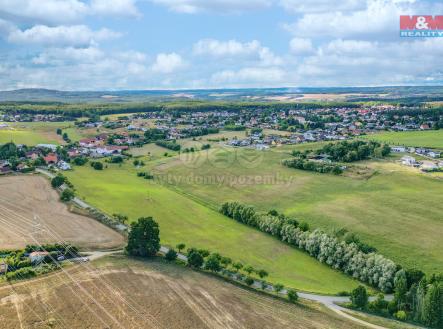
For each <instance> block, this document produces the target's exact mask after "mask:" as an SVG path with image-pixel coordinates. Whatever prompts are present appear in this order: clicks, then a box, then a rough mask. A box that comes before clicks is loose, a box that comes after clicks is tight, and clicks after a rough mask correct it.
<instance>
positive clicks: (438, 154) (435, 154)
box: [428, 151, 440, 159]
mask: <svg viewBox="0 0 443 329" xmlns="http://www.w3.org/2000/svg"><path fill="white" fill-rule="evenodd" d="M428 156H430V157H431V158H434V159H436V158H439V157H440V152H434V151H429V152H428Z"/></svg>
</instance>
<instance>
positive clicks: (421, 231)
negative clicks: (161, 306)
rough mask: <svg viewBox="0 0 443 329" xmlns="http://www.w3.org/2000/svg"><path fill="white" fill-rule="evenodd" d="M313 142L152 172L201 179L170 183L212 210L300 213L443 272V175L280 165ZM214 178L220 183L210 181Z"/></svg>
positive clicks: (378, 167)
mask: <svg viewBox="0 0 443 329" xmlns="http://www.w3.org/2000/svg"><path fill="white" fill-rule="evenodd" d="M307 145H308V144H305V145H300V147H298V146H293V147H281V148H275V149H272V150H268V151H264V152H259V151H253V150H246V149H229V148H225V149H218V150H215V149H214V150H212V151H211V152H209V153H208V155H207V156H206V158H205V159H204V160H199V163H198V166H196V167H191V166H189V165H183V163H182V162H181V161H179V160H177V159H174V158H169V159H163V160H162V161H161V162H158V163H156V164H154V165H153V167H152V170H153V172H154V173H155V175H157V176H159V175H160V176H161V175H164V174H168V175H170V176H172V177H181V178H186V177H194V179H193V180H189V179H181V180H180V179H176V180H175V181H173V182H166V184H168V185H169V186H170V187H171V188H174V189H176V190H177V191H179V192H181V193H184V194H185V195H187V196H189V197H191V198H193V199H195V200H199V201H201V202H205V203H206V204H208V205H209V206H210V207H213V208H217V207H218V206H220V205H221V204H222V203H223V202H226V201H240V202H243V203H246V204H249V205H253V206H255V207H256V208H257V209H259V210H261V211H268V210H270V209H276V210H278V211H279V212H282V213H285V214H287V215H292V216H295V217H296V218H298V219H300V220H305V221H307V222H308V223H309V224H310V226H311V227H313V228H321V229H325V230H327V231H333V230H334V229H340V228H346V229H348V230H349V231H351V232H354V233H357V234H358V235H359V236H360V237H361V239H362V240H363V241H364V242H366V243H368V244H370V245H372V246H374V247H376V248H377V249H378V250H379V252H380V253H382V254H383V255H386V256H387V257H389V258H391V259H393V260H394V261H396V262H397V263H399V264H401V265H403V266H406V267H418V268H420V269H423V270H424V271H426V272H427V273H434V272H441V271H443V253H442V252H441V251H442V250H443V240H442V239H441V232H442V231H443V218H442V216H441V214H442V213H443V202H442V201H443V199H442V195H443V181H442V179H441V178H442V177H441V176H432V175H427V174H424V173H421V172H418V171H416V170H408V169H409V168H405V167H403V166H401V165H400V164H398V163H396V162H395V161H396V159H397V158H396V157H392V158H389V159H386V160H379V161H376V160H372V161H366V162H361V163H358V164H357V165H355V168H354V169H353V170H352V172H353V173H355V172H359V171H362V172H365V175H361V176H359V175H358V174H357V175H356V174H352V175H349V174H345V175H343V176H334V175H328V174H317V173H312V172H307V171H300V170H295V169H291V168H286V167H284V166H282V165H281V164H280V162H281V160H282V159H285V158H288V157H290V156H291V155H290V151H291V150H292V149H306V148H307V147H311V148H312V147H318V145H319V144H317V145H310V146H307ZM368 172H369V173H370V174H367V173H368ZM214 175H215V176H217V177H219V179H218V180H217V181H216V182H210V183H208V181H207V180H206V181H205V177H206V178H208V177H213V176H214ZM220 177H221V178H223V179H220ZM196 178H198V180H197V179H196ZM201 182H204V183H201Z"/></svg>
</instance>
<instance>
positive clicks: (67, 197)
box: [60, 188, 75, 202]
mask: <svg viewBox="0 0 443 329" xmlns="http://www.w3.org/2000/svg"><path fill="white" fill-rule="evenodd" d="M74 197H75V194H74V191H73V190H71V189H70V188H67V189H64V190H63V192H62V195H61V196H60V199H61V200H62V201H65V202H68V201H71V200H72V199H74Z"/></svg>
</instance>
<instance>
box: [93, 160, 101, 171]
mask: <svg viewBox="0 0 443 329" xmlns="http://www.w3.org/2000/svg"><path fill="white" fill-rule="evenodd" d="M91 167H92V168H94V169H95V170H103V163H101V162H98V161H97V162H91Z"/></svg>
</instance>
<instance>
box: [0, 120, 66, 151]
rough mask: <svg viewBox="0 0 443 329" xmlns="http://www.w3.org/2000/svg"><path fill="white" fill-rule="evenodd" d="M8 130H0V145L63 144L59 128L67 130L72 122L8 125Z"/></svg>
mask: <svg viewBox="0 0 443 329" xmlns="http://www.w3.org/2000/svg"><path fill="white" fill-rule="evenodd" d="M7 125H8V127H7V128H1V129H0V144H4V143H9V142H14V143H16V144H25V145H30V146H32V145H37V144H57V145H59V144H63V139H62V138H61V136H59V135H57V133H56V130H57V128H67V127H70V126H71V125H72V123H70V122H16V123H9V122H8V123H7Z"/></svg>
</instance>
